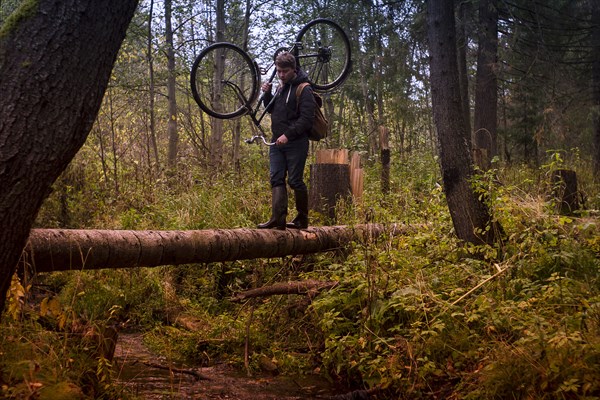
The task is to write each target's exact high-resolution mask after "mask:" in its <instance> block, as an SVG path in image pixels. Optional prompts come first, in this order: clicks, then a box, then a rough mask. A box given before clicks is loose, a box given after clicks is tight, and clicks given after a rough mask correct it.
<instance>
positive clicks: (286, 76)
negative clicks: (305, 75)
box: [277, 67, 296, 84]
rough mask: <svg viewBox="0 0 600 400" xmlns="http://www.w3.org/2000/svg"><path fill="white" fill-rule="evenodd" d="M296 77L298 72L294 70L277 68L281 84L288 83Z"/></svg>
mask: <svg viewBox="0 0 600 400" xmlns="http://www.w3.org/2000/svg"><path fill="white" fill-rule="evenodd" d="M295 76H296V71H294V69H293V68H280V67H277V77H278V78H279V79H280V80H281V82H283V83H284V84H285V83H288V82H289V81H291V80H292V79H294V77H295Z"/></svg>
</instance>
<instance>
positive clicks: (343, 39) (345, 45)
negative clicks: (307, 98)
mask: <svg viewBox="0 0 600 400" xmlns="http://www.w3.org/2000/svg"><path fill="white" fill-rule="evenodd" d="M296 42H297V43H300V46H299V47H298V46H297V47H295V49H294V55H295V56H296V60H297V61H298V64H299V66H300V67H301V68H302V69H303V70H304V71H306V73H307V74H308V80H309V82H310V84H311V85H312V87H313V89H314V90H316V91H320V92H324V91H328V90H331V89H334V88H336V87H337V86H339V85H340V84H342V83H343V82H344V80H346V78H347V77H348V74H350V71H351V69H352V58H351V51H350V41H349V40H348V36H347V35H346V33H345V32H344V30H343V29H342V28H341V27H340V26H339V25H338V24H336V23H335V22H334V21H332V20H330V19H326V18H318V19H315V20H312V21H310V22H309V23H307V24H306V25H304V27H303V28H302V29H301V30H300V32H298V35H297V36H296Z"/></svg>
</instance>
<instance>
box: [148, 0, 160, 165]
mask: <svg viewBox="0 0 600 400" xmlns="http://www.w3.org/2000/svg"><path fill="white" fill-rule="evenodd" d="M153 16H154V0H150V10H149V11H148V43H147V48H146V58H147V60H148V81H149V83H148V97H149V100H150V104H149V105H148V107H149V118H150V132H149V133H148V135H149V139H150V146H151V147H152V152H153V154H154V162H155V163H156V171H160V159H159V156H158V144H157V143H156V118H155V113H154V101H155V87H154V55H153V53H154V51H153V49H152V38H153V37H152V17H153ZM148 159H149V160H148V161H149V162H148V166H149V167H151V165H152V163H151V162H150V155H148Z"/></svg>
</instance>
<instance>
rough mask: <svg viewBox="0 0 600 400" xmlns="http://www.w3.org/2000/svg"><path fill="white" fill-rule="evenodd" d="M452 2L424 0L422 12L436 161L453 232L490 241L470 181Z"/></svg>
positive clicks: (464, 237) (486, 222) (477, 240)
mask: <svg viewBox="0 0 600 400" xmlns="http://www.w3.org/2000/svg"><path fill="white" fill-rule="evenodd" d="M452 3H453V2H452V1H447V0H430V1H429V2H428V15H427V26H428V39H429V52H430V63H431V92H432V104H433V117H434V120H435V125H436V127H437V132H438V141H439V146H438V147H439V152H440V165H441V169H442V177H443V182H444V190H445V193H446V200H447V202H448V208H449V210H450V215H451V216H452V222H453V224H454V229H455V230H456V234H457V236H458V237H459V238H460V239H462V240H465V241H468V242H472V243H490V242H492V241H493V240H494V229H487V228H492V227H491V226H490V224H491V223H492V220H491V217H490V214H489V211H488V209H487V207H486V205H485V204H484V203H483V202H481V200H479V198H478V196H477V195H476V194H475V193H474V192H473V189H472V188H471V183H470V180H471V178H472V176H473V165H472V158H471V151H470V148H469V144H468V143H469V140H468V132H467V128H466V124H465V121H464V118H463V113H462V107H461V97H460V84H459V79H458V67H457V62H456V60H457V58H456V57H457V56H456V38H455V34H456V31H455V26H454V10H453V4H452Z"/></svg>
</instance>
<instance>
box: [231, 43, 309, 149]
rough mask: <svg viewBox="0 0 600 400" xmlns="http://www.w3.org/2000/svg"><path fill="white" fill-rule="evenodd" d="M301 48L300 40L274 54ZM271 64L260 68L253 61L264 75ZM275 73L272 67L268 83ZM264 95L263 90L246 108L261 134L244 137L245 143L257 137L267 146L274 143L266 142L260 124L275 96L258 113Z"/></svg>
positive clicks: (254, 140) (256, 139) (273, 63)
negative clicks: (251, 104)
mask: <svg viewBox="0 0 600 400" xmlns="http://www.w3.org/2000/svg"><path fill="white" fill-rule="evenodd" d="M301 48H302V43H300V42H296V43H294V44H293V45H292V46H291V47H290V48H289V49H279V50H277V51H276V52H275V56H277V54H278V53H280V52H282V51H283V50H285V51H287V52H290V53H293V52H294V51H295V50H297V49H301ZM273 65H275V61H273V62H272V63H271V65H269V67H268V68H260V67H259V66H258V64H257V63H256V61H255V62H254V66H255V67H256V69H257V71H258V72H259V73H260V75H266V74H267V72H268V71H269V70H270V69H271V68H272V67H273ZM276 75H277V69H274V70H273V72H271V76H270V77H269V79H268V80H267V82H268V83H272V82H273V80H274V79H275V76H276ZM237 92H238V94H239V95H240V96H241V93H240V91H239V90H237ZM264 96H265V93H264V92H263V93H262V94H261V95H260V96H259V97H258V100H257V101H256V104H255V106H254V107H253V108H250V109H249V110H248V113H247V115H248V116H250V118H251V119H252V122H254V125H256V126H257V127H258V129H259V130H260V132H261V134H260V135H254V136H252V137H251V138H250V139H246V140H245V142H246V143H249V144H251V143H254V142H256V141H258V140H259V139H260V140H262V141H263V143H264V144H266V145H267V146H272V145H274V143H269V142H267V140H266V138H265V132H264V131H263V129H262V126H261V125H260V124H261V122H262V120H263V118H264V117H265V115H266V114H267V112H268V111H267V110H268V109H269V107H270V106H271V104H273V101H275V97H274V96H273V98H272V99H271V101H270V102H269V104H267V105H266V106H265V108H264V110H263V111H262V113H260V115H259V111H260V106H261V104H262V102H263V97H264ZM240 100H241V101H243V102H244V101H245V99H244V98H240Z"/></svg>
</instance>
